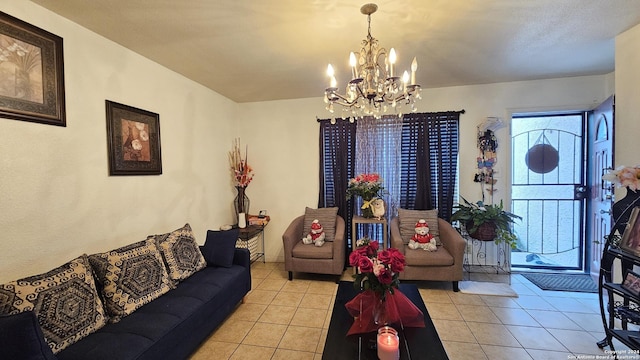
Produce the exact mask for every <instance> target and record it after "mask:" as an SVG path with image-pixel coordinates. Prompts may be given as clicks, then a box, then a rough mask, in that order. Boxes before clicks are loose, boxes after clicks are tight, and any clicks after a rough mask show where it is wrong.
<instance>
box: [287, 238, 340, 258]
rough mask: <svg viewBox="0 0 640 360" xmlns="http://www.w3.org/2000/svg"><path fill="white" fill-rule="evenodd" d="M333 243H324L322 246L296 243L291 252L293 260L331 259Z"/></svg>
mask: <svg viewBox="0 0 640 360" xmlns="http://www.w3.org/2000/svg"><path fill="white" fill-rule="evenodd" d="M333 246H334V245H333V243H324V244H323V245H322V246H315V245H313V244H310V245H307V244H305V243H303V242H302V241H298V242H297V243H296V244H295V245H294V246H293V250H291V254H292V255H293V257H294V258H298V259H300V258H301V259H333Z"/></svg>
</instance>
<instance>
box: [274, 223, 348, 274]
mask: <svg viewBox="0 0 640 360" xmlns="http://www.w3.org/2000/svg"><path fill="white" fill-rule="evenodd" d="M311 218H313V216H311ZM308 219H309V215H307V220H308ZM311 221H312V220H311ZM326 221H327V220H324V223H322V225H323V227H324V228H325V233H328V231H327V228H328V227H330V225H331V224H327V223H326ZM328 225H329V226H328ZM304 229H305V215H302V216H299V217H297V218H295V219H294V220H293V221H292V222H291V224H290V225H289V227H288V228H287V230H286V231H285V232H284V234H282V242H283V243H284V268H285V270H286V271H288V272H289V280H293V272H306V273H316V274H331V275H338V276H341V275H342V272H343V271H344V269H345V239H344V232H345V225H344V219H343V218H342V217H341V216H339V215H335V235H331V237H332V239H329V234H327V239H326V240H325V243H324V245H322V246H320V247H317V246H315V245H313V244H311V245H305V244H303V243H302V237H303V234H304ZM338 280H339V277H338Z"/></svg>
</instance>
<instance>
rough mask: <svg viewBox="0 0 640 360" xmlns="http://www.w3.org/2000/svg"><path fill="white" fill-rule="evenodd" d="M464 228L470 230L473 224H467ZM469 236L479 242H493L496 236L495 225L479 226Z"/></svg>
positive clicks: (487, 223)
mask: <svg viewBox="0 0 640 360" xmlns="http://www.w3.org/2000/svg"><path fill="white" fill-rule="evenodd" d="M466 227H467V229H471V228H472V227H473V222H469V223H467V224H466ZM469 236H471V237H472V238H474V239H477V240H481V241H493V240H494V239H495V238H496V236H497V233H496V224H495V223H494V222H486V223H484V224H480V225H478V228H477V229H476V231H474V232H472V233H469Z"/></svg>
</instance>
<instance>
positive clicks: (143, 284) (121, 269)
mask: <svg viewBox="0 0 640 360" xmlns="http://www.w3.org/2000/svg"><path fill="white" fill-rule="evenodd" d="M89 261H90V262H91V266H92V267H93V269H94V271H95V273H96V278H97V279H98V282H99V283H100V284H101V285H102V295H103V299H104V302H105V306H106V308H107V312H108V313H109V316H110V319H109V321H111V322H118V321H120V319H122V318H123V317H125V316H127V315H129V314H131V313H132V312H134V311H135V310H136V309H138V308H139V307H141V306H142V305H145V304H147V303H149V302H151V301H152V300H154V299H157V298H158V297H160V296H161V295H163V294H165V293H166V292H167V291H169V290H171V283H170V281H171V280H170V279H169V275H168V274H167V270H166V269H165V267H164V264H163V262H162V256H160V251H158V247H157V246H156V240H155V239H147V240H143V241H139V242H137V243H133V244H131V245H127V246H123V247H121V248H118V249H115V250H111V251H109V252H105V253H100V254H93V255H90V256H89Z"/></svg>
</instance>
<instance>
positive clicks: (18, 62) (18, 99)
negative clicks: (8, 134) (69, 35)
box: [0, 12, 67, 126]
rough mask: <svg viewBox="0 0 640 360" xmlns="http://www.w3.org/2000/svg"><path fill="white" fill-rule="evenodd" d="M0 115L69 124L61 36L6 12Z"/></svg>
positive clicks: (1, 25) (0, 21)
mask: <svg viewBox="0 0 640 360" xmlns="http://www.w3.org/2000/svg"><path fill="white" fill-rule="evenodd" d="M0 117H4V118H9V119H15V120H23V121H31V122H37V123H42V124H49V125H57V126H66V125H67V123H66V115H65V101H64V64H63V52H62V38H61V37H59V36H57V35H54V34H52V33H50V32H48V31H45V30H43V29H40V28H38V27H35V26H33V25H31V24H28V23H26V22H24V21H22V20H20V19H17V18H14V17H13V16H11V15H8V14H5V13H3V12H0Z"/></svg>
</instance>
